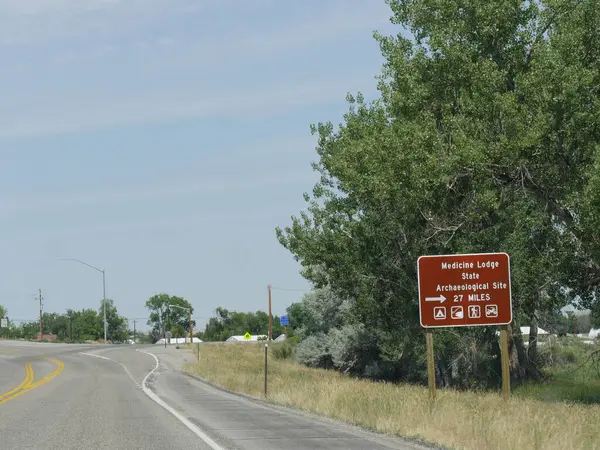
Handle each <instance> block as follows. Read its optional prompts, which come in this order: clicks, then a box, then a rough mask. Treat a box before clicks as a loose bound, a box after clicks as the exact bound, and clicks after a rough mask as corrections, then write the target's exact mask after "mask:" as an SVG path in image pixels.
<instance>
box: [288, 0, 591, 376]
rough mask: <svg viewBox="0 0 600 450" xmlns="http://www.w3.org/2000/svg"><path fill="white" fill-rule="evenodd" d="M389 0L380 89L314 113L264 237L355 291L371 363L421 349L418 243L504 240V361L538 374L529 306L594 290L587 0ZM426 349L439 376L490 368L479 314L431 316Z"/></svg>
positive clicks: (482, 248)
mask: <svg viewBox="0 0 600 450" xmlns="http://www.w3.org/2000/svg"><path fill="white" fill-rule="evenodd" d="M388 4H389V5H390V7H391V11H392V22H393V23H395V24H397V25H399V26H401V27H402V28H403V29H404V30H405V31H407V32H408V34H409V35H410V37H406V36H404V35H402V34H398V36H382V35H379V34H376V38H377V40H378V41H379V43H380V47H381V50H382V53H383V56H384V57H385V64H384V68H383V73H382V74H381V76H380V79H379V83H378V88H379V90H380V93H381V97H380V98H379V99H377V100H376V101H374V102H371V103H369V102H366V101H365V100H364V99H363V97H362V96H361V95H360V94H359V95H357V96H356V97H353V96H348V101H349V104H350V108H349V111H348V112H347V114H346V115H345V116H344V123H343V124H341V125H340V126H339V128H337V129H336V128H335V127H334V126H333V124H332V123H330V122H327V123H320V124H318V125H317V126H313V128H312V129H313V133H315V134H317V136H318V140H317V149H316V150H317V153H318V156H319V160H318V162H316V163H314V165H313V167H314V169H315V170H317V171H318V172H319V173H320V174H321V179H320V182H319V183H318V184H317V185H316V186H315V188H314V190H313V192H312V195H308V194H305V200H306V201H307V203H308V206H307V210H306V211H303V212H302V213H301V215H300V217H293V218H292V224H291V226H288V227H286V228H285V229H281V228H278V229H277V235H278V238H279V240H280V242H281V243H282V245H283V246H285V247H286V248H287V249H288V250H290V251H291V252H292V253H293V254H294V255H295V257H296V258H297V259H298V261H300V262H301V264H302V267H303V275H304V276H305V277H306V278H308V279H309V280H311V281H313V282H314V283H315V285H316V286H318V287H320V286H326V285H329V286H331V287H332V289H333V290H334V291H336V292H338V293H339V294H340V295H341V296H343V297H347V298H352V299H353V314H354V317H355V319H356V320H357V321H358V322H360V323H361V324H363V325H365V326H366V327H367V328H368V329H371V330H376V331H377V333H378V343H379V351H380V357H381V358H382V361H386V360H387V361H401V360H404V361H406V362H407V361H413V360H417V361H419V360H420V361H421V362H422V364H424V361H423V359H422V354H423V351H422V348H423V347H422V332H421V330H420V329H419V326H418V304H417V285H416V260H417V258H418V257H419V256H420V255H423V254H445V253H459V252H489V251H506V252H508V253H510V255H511V262H512V278H513V306H514V312H515V321H514V322H513V327H512V329H513V333H512V339H511V355H512V360H511V371H512V374H513V376H514V377H515V378H516V379H521V378H525V377H529V376H533V377H535V376H538V375H539V372H538V368H537V365H536V363H537V356H536V339H535V338H536V336H535V335H536V332H537V326H536V324H537V317H538V316H539V314H540V313H541V312H543V311H546V310H555V309H556V308H560V307H562V306H565V305H566V304H569V303H573V302H574V301H575V299H578V300H579V301H580V302H581V303H587V304H588V306H589V305H590V304H593V302H594V301H595V300H594V299H596V298H597V297H595V293H597V292H598V282H600V270H599V266H598V261H600V259H599V257H600V253H599V248H600V245H599V237H598V231H597V230H598V226H599V225H600V220H599V218H598V213H597V211H598V208H596V207H597V206H598V204H599V198H600V196H599V195H598V194H597V192H599V190H598V189H596V188H598V187H599V184H600V181H599V179H600V176H599V175H598V173H600V171H599V170H598V169H599V164H600V162H599V161H600V147H599V142H600V125H599V124H600V107H599V106H600V50H599V49H600V31H599V27H598V23H600V9H599V8H597V1H596V0H547V1H516V0H494V1H481V0H389V1H388ZM521 324H523V325H525V324H529V325H531V327H532V333H531V334H532V336H531V337H530V338H531V339H532V341H531V343H530V346H529V349H528V351H526V350H525V346H524V343H523V341H522V337H521V334H520V331H519V325H521ZM417 343H418V344H417ZM436 348H437V352H436V358H437V362H438V368H439V370H440V373H439V375H440V379H441V382H442V383H443V384H451V383H452V382H453V378H456V376H457V375H456V374H457V373H458V374H459V375H458V378H459V380H458V381H457V382H459V383H463V384H465V379H468V380H467V382H466V384H467V385H474V384H481V382H482V381H483V382H485V381H486V380H488V381H489V380H490V379H494V378H495V380H497V379H498V377H497V370H495V371H493V373H489V372H488V369H487V367H488V366H489V365H490V362H491V361H492V360H496V359H497V358H495V357H494V355H495V354H497V352H498V346H497V338H496V336H495V334H494V330H493V329H491V328H488V327H485V328H477V329H466V330H447V331H442V332H439V333H436ZM473 349H477V351H473ZM481 355H487V357H485V358H483V359H482V358H481V357H480V356H481ZM482 361H483V363H482ZM459 366H460V367H459ZM422 368H423V367H421V369H422ZM421 373H424V371H423V370H421ZM461 374H462V375H461ZM404 376H408V375H406V374H405V375H404Z"/></svg>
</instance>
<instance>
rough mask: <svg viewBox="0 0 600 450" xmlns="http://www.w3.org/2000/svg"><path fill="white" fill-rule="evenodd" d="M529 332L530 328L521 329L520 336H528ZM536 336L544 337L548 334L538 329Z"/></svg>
mask: <svg viewBox="0 0 600 450" xmlns="http://www.w3.org/2000/svg"><path fill="white" fill-rule="evenodd" d="M530 330H531V328H530V327H521V334H523V335H525V336H529V331H530ZM537 334H538V336H544V335H546V334H548V332H547V331H546V330H542V329H541V328H540V327H538V332H537Z"/></svg>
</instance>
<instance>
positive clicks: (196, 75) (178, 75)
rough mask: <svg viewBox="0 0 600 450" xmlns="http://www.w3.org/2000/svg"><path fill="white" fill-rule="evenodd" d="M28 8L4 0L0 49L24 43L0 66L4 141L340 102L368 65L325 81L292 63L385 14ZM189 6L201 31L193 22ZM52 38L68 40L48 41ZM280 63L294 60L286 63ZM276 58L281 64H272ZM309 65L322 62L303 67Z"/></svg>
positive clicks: (184, 2) (61, 3)
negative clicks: (21, 49) (1, 46)
mask: <svg viewBox="0 0 600 450" xmlns="http://www.w3.org/2000/svg"><path fill="white" fill-rule="evenodd" d="M23 3H28V2H25V1H20V0H19V1H17V0H0V45H1V44H2V43H4V44H5V45H9V44H10V43H11V42H12V43H13V44H14V43H18V44H19V45H25V44H27V45H28V47H27V48H25V49H24V50H23V51H13V52H12V53H10V54H9V56H8V58H6V59H5V61H4V64H3V67H2V68H0V82H1V83H3V85H4V86H5V88H6V91H7V92H10V93H12V94H8V95H6V96H5V98H3V105H2V106H1V107H0V139H15V138H23V137H35V136H51V135H61V134H66V133H78V132H85V131H93V130H102V129H107V128H112V127H119V126H126V125H138V124H154V123H161V122H168V121H173V120H179V119H189V118H202V117H211V118H212V117H224V118H230V117H231V118H235V117H239V116H241V115H248V114H250V115H254V116H260V117H269V116H271V115H275V114H280V113H284V112H287V111H290V110H294V109H296V108H302V107H305V106H313V105H322V104H327V103H331V102H337V101H343V98H344V96H345V93H346V91H348V90H353V89H356V88H357V87H359V86H360V87H363V86H365V76H364V72H363V73H359V74H357V73H356V71H355V70H352V69H351V68H350V70H342V69H340V70H339V73H329V74H328V77H327V78H326V79H323V74H322V73H319V71H318V70H319V69H318V64H319V62H318V60H317V61H315V62H313V63H312V64H311V62H309V61H307V63H306V67H305V68H304V70H303V69H302V65H301V64H298V61H302V60H303V59H302V58H303V55H307V54H318V53H319V52H322V53H323V57H324V58H329V56H328V55H327V51H328V50H323V43H327V42H330V41H331V40H335V39H336V38H341V37H344V36H346V37H350V38H351V37H352V36H353V35H356V33H357V32H358V31H361V32H363V33H364V35H365V39H370V38H369V37H368V33H370V31H371V30H372V29H373V28H375V27H377V25H378V24H383V23H384V22H385V21H386V20H387V17H388V15H389V13H388V12H387V11H386V10H385V8H383V7H376V8H373V7H372V6H367V5H366V4H365V3H364V2H359V1H357V0H350V1H349V2H348V1H341V0H333V2H332V3H331V4H329V3H328V4H327V5H326V6H325V7H323V8H320V7H319V8H318V9H317V5H316V4H314V5H313V4H306V5H308V6H306V7H304V6H303V7H300V6H298V7H297V8H298V14H297V15H293V17H290V14H289V9H288V10H285V9H284V8H283V7H282V6H281V4H279V3H277V2H273V1H266V0H265V1H248V2H234V1H233V0H228V1H225V0H212V1H192V0H178V1H177V2H174V1H172V0H168V1H167V0H143V1H142V0H128V1H124V0H123V1H112V2H105V1H101V0H87V1H86V0H34V1H33V2H32V3H30V4H28V6H27V7H25V6H23V5H22V4H23ZM303 5H304V4H303ZM310 5H313V6H310ZM294 8H296V7H294ZM294 8H292V9H294ZM194 9H196V11H193V10H194ZM313 9H314V10H313ZM255 10H256V11H255ZM3 11H4V14H3V13H2V12H3ZM186 11H188V12H189V11H192V12H190V13H189V14H191V16H190V17H193V18H194V20H196V19H198V20H201V21H202V23H204V24H205V25H206V26H203V27H198V26H191V24H190V22H191V20H190V18H189V17H187V16H186ZM257 11H258V12H257ZM273 11H274V12H273ZM270 12H273V15H272V16H269V13H270ZM259 13H262V16H260V14H259ZM186 17H187V18H186ZM212 18H215V20H217V19H218V21H217V22H215V23H213V22H212ZM209 19H211V20H209ZM250 19H252V20H250ZM70 20H74V21H75V22H76V23H75V24H74V26H71V24H70V22H69V21H70ZM23 21H26V22H27V23H25V22H23ZM182 21H183V22H182ZM186 21H187V22H186ZM230 22H231V23H230ZM180 23H184V24H185V25H181V26H180V25H179V24H180ZM273 24H275V25H273ZM223 27H227V28H226V29H225V30H224V29H223ZM136 30H137V31H136ZM55 33H66V34H64V35H62V37H63V38H68V39H67V40H65V41H64V42H62V41H61V43H60V45H54V44H53V41H52V39H53V37H56V36H57V35H56V34H55ZM84 35H85V38H83V36H84ZM71 38H72V39H71ZM19 39H21V40H19ZM295 54H297V55H298V57H297V58H296V57H295V56H294V55H295ZM277 58H281V60H279V59H277ZM286 58H288V59H289V58H292V59H293V60H295V61H296V66H294V67H291V68H289V69H288V70H286V69H285V67H286V66H287V63H286V61H287V60H286ZM309 59H310V58H309ZM273 64H277V65H279V67H278V68H275V70H273V69H271V68H269V66H273ZM314 64H317V66H316V67H317V69H316V70H314V69H310V68H309V66H311V65H313V66H314ZM263 66H264V67H265V69H264V73H263V69H260V68H261V67H263ZM117 68H118V70H117ZM363 70H364V69H363ZM42 72H43V74H44V76H43V77H40V76H39V74H40V73H42ZM252 77H254V78H255V79H254V80H252ZM69 80H76V81H73V82H71V81H69ZM374 85H375V83H374V82H372V83H371V86H374ZM231 86H235V87H234V88H233V89H231Z"/></svg>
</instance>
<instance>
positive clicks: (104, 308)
mask: <svg viewBox="0 0 600 450" xmlns="http://www.w3.org/2000/svg"><path fill="white" fill-rule="evenodd" d="M58 259H59V260H61V261H75V262H78V263H79V264H83V265H84V266H88V267H89V268H90V269H94V270H95V271H97V272H100V273H101V274H102V309H103V315H104V343H105V344H106V342H107V339H106V334H107V333H106V331H107V323H106V272H105V270H104V269H99V268H98V267H95V266H92V265H91V264H88V263H86V262H85V261H82V260H80V259H76V258H58Z"/></svg>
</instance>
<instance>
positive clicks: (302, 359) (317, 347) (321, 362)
mask: <svg viewBox="0 0 600 450" xmlns="http://www.w3.org/2000/svg"><path fill="white" fill-rule="evenodd" d="M327 341H328V338H327V336H326V335H325V334H324V333H318V334H313V335H312V336H308V337H307V338H306V339H304V340H303V341H302V342H300V343H299V344H298V346H297V347H296V361H297V362H298V363H300V364H304V365H305V366H308V367H317V368H323V369H330V368H332V367H333V362H332V360H331V354H330V353H329V348H328V347H327Z"/></svg>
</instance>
